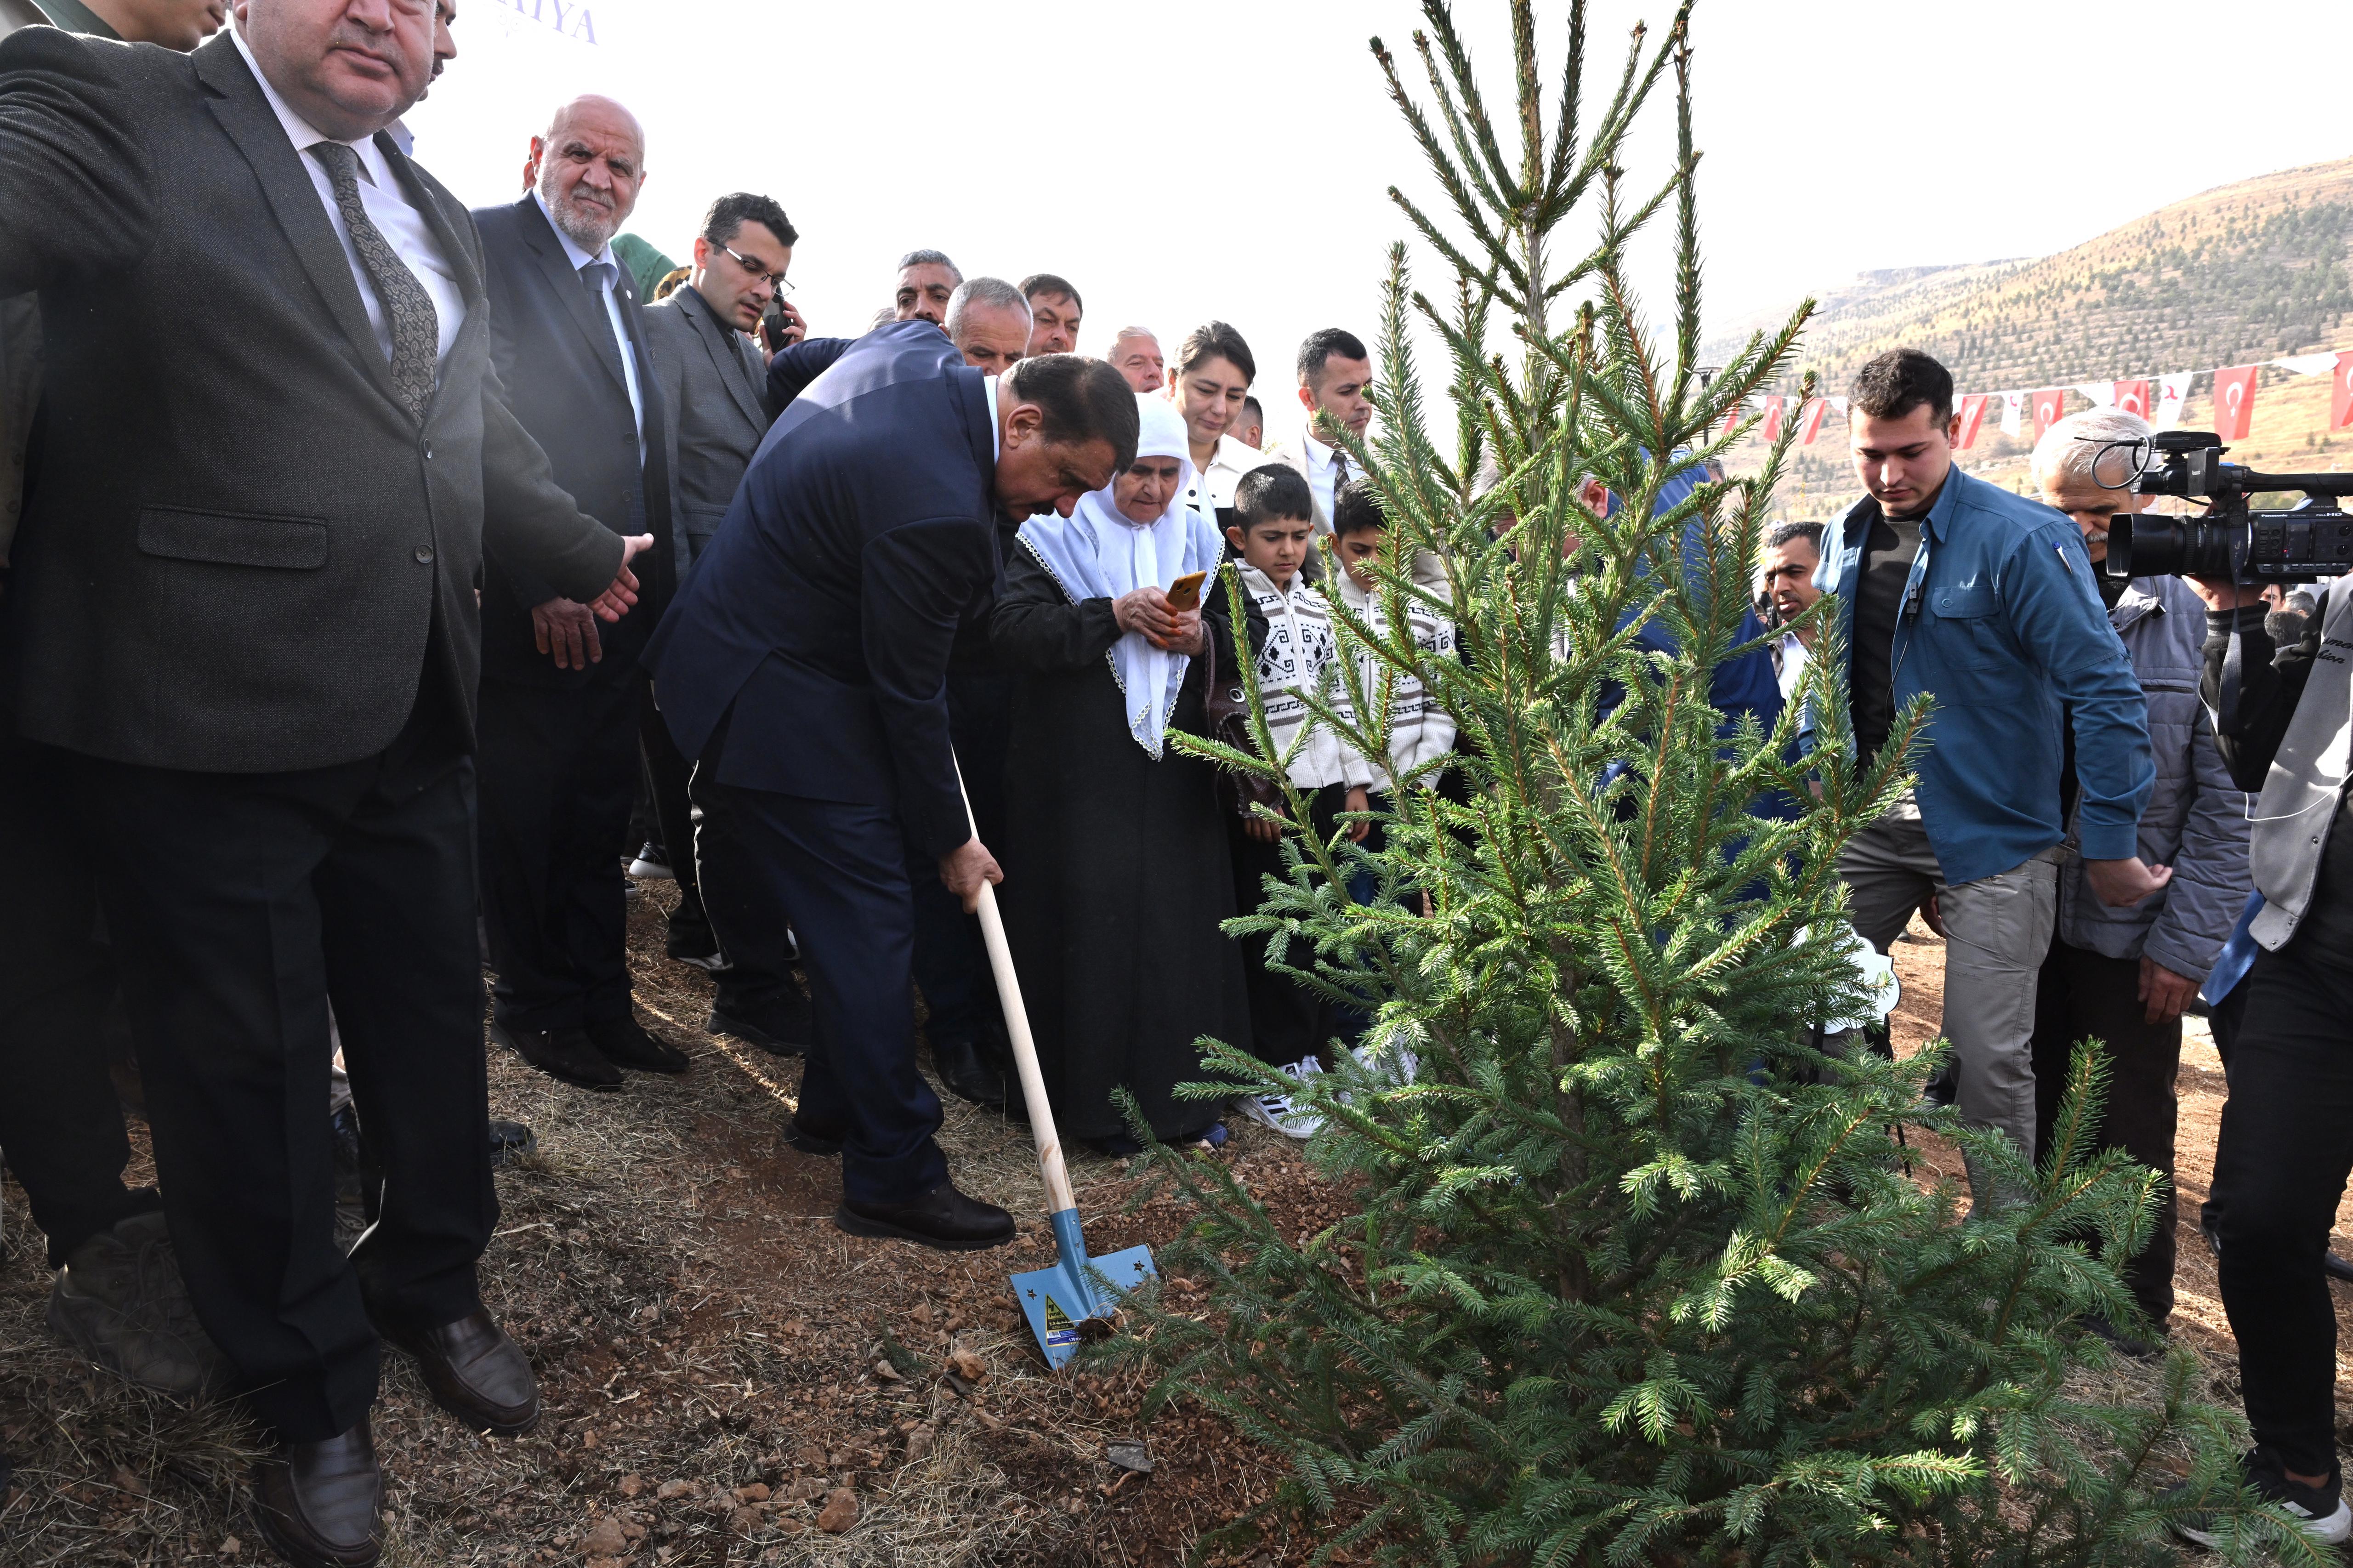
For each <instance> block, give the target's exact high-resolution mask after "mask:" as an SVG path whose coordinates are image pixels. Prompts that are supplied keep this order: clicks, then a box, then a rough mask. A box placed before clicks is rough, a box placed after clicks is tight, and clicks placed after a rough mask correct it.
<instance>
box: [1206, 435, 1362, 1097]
mask: <svg viewBox="0 0 2353 1568" xmlns="http://www.w3.org/2000/svg"><path fill="white" fill-rule="evenodd" d="M1234 510H1235V512H1236V514H1237V516H1238V517H1239V519H1240V521H1238V522H1237V523H1236V524H1235V525H1233V526H1231V527H1229V528H1228V529H1227V530H1226V539H1227V542H1229V544H1230V545H1232V547H1233V549H1234V551H1235V552H1237V553H1238V554H1240V557H1241V562H1242V564H1241V570H1240V577H1241V585H1242V594H1243V596H1244V599H1245V601H1246V604H1247V605H1248V606H1249V614H1250V618H1251V619H1252V620H1253V621H1259V620H1261V619H1262V620H1263V621H1264V623H1265V626H1266V640H1265V641H1264V643H1263V644H1261V646H1260V647H1259V650H1258V659H1257V665H1256V668H1255V669H1254V670H1253V671H1252V675H1253V676H1254V678H1255V679H1256V680H1257V682H1258V691H1259V700H1260V702H1261V704H1262V705H1263V706H1264V708H1265V710H1266V720H1267V729H1268V731H1269V733H1270V734H1271V737H1272V739H1273V742H1274V748H1275V754H1276V755H1277V756H1278V757H1279V756H1282V755H1286V754H1291V759H1292V760H1291V770H1290V771H1291V782H1292V784H1293V785H1295V786H1296V787H1297V788H1298V789H1299V791H1300V792H1301V793H1302V794H1303V795H1307V796H1308V797H1310V799H1311V801H1312V803H1313V809H1312V812H1311V816H1313V818H1314V821H1313V822H1312V823H1311V827H1312V829H1313V830H1314V831H1315V832H1318V833H1323V834H1325V835H1329V834H1330V833H1331V832H1332V831H1333V829H1334V824H1335V819H1336V816H1337V814H1338V813H1339V812H1341V811H1343V810H1347V811H1362V810H1364V809H1365V807H1366V801H1367V795H1368V790H1369V786H1370V784H1371V783H1372V775H1371V773H1370V771H1369V770H1368V769H1367V768H1366V764H1365V763H1364V761H1363V759H1361V758H1359V757H1356V754H1355V752H1352V751H1351V750H1349V748H1347V747H1345V746H1344V745H1342V744H1341V742H1340V740H1339V738H1338V737H1337V736H1335V735H1334V734H1333V733H1332V732H1331V731H1330V730H1329V729H1328V728H1327V727H1325V726H1324V724H1322V723H1321V722H1318V721H1314V715H1313V714H1312V713H1311V712H1310V711H1309V710H1308V707H1307V704H1306V702H1305V701H1304V700H1303V699H1302V698H1301V696H1300V693H1301V692H1302V691H1309V692H1318V693H1321V694H1322V695H1323V696H1324V698H1325V699H1326V700H1329V701H1332V702H1333V703H1335V705H1338V706H1340V707H1341V710H1342V711H1344V712H1345V688H1344V687H1343V685H1342V683H1341V681H1340V679H1339V675H1338V671H1337V669H1336V668H1335V665H1336V661H1337V660H1338V658H1339V643H1338V641H1337V639H1336V638H1335V637H1334V635H1333V631H1332V619H1331V616H1329V615H1328V614H1326V613H1325V610H1324V601H1323V599H1322V597H1321V596H1319V595H1317V594H1316V592H1315V591H1314V588H1312V587H1310V586H1309V585H1308V584H1307V581H1306V579H1305V578H1304V577H1303V575H1302V574H1301V571H1300V569H1301V567H1302V566H1303V565H1304V564H1305V563H1306V561H1307V556H1308V552H1310V551H1312V550H1314V548H1315V545H1314V538H1315V498H1314V494H1313V493H1312V492H1311V491H1310V490H1309V489H1308V488H1307V480H1306V479H1304V478H1303V477H1302V476H1301V475H1300V473H1299V471H1298V470H1297V469H1295V468H1291V467H1290V466H1289V465H1287V464H1282V463H1270V464H1267V465H1266V466H1264V467H1262V468H1254V469H1252V470H1251V471H1250V472H1249V473H1247V474H1245V475H1243V476H1242V479H1241V482H1240V485H1238V486H1237V487H1236V488H1235V490H1234ZM1234 695H1235V697H1236V698H1237V699H1240V698H1241V697H1242V696H1243V695H1244V694H1243V693H1242V692H1241V691H1240V689H1239V687H1237V689H1236V691H1235V693H1234ZM1303 729H1305V730H1306V731H1307V737H1306V740H1305V741H1304V742H1302V743H1300V744H1299V747H1298V750H1297V752H1296V753H1295V754H1293V753H1292V747H1293V742H1297V741H1298V738H1299V734H1300V731H1302V730H1303ZM1356 837H1359V838H1361V837H1364V834H1363V828H1362V825H1358V826H1357V828H1356ZM1230 842H1231V845H1232V849H1233V864H1234V903H1235V907H1236V908H1237V909H1239V910H1242V911H1243V912H1245V913H1247V912H1249V911H1250V910H1256V909H1257V908H1258V907H1259V906H1260V905H1261V903H1263V902H1264V901H1265V898H1266V889H1265V879H1266V878H1267V877H1268V876H1270V875H1273V876H1278V877H1279V876H1281V875H1282V849H1281V844H1282V828H1280V827H1279V826H1276V825H1275V824H1273V823H1271V822H1268V821H1266V820H1265V819H1263V818H1261V817H1250V818H1248V819H1237V820H1235V822H1234V823H1233V825H1232V830H1231V834H1230ZM1266 949H1267V939H1266V938H1264V937H1262V936H1259V937H1250V938H1246V939H1244V942H1243V958H1244V964H1245V967H1246V970H1247V973H1248V977H1249V983H1250V1033H1251V1035H1252V1037H1253V1041H1254V1046H1253V1048H1255V1049H1256V1050H1257V1052H1258V1054H1259V1055H1260V1056H1261V1058H1264V1059H1265V1060H1267V1061H1269V1062H1272V1063H1274V1064H1276V1065H1277V1066H1279V1067H1281V1068H1282V1070H1283V1072H1285V1073H1286V1074H1288V1075H1289V1076H1291V1077H1292V1078H1293V1079H1300V1078H1304V1077H1306V1076H1308V1075H1309V1074H1311V1073H1315V1072H1320V1071H1322V1070H1323V1068H1322V1064H1321V1063H1320V1062H1318V1061H1317V1059H1316V1052H1317V1051H1319V1050H1321V1049H1322V1048H1323V1046H1324V1037H1325V1036H1326V1035H1327V1034H1328V1033H1329V1027H1330V1020H1329V1019H1328V1017H1327V1016H1326V1014H1327V1012H1328V1009H1327V1008H1326V1007H1325V1006H1324V1002H1323V999H1322V998H1321V997H1319V996H1317V995H1316V994H1314V993H1313V992H1311V991H1309V990H1308V989H1306V988H1305V987H1304V986H1303V985H1301V984H1298V983H1297V982H1296V981H1294V980H1292V979H1291V978H1289V977H1288V976H1286V975H1283V974H1279V973H1270V972H1269V971H1268V969H1267V966H1266V956H1267V954H1266ZM1289 956H1290V960H1291V963H1293V965H1294V966H1295V967H1304V966H1305V962H1306V955H1305V954H1303V953H1302V952H1300V951H1299V950H1298V948H1297V947H1296V945H1294V946H1293V947H1292V948H1291V950H1290V954H1289ZM1241 1110H1242V1111H1243V1113H1244V1114H1246V1115H1248V1116H1250V1117H1251V1118H1253V1119H1254V1120H1256V1121H1262V1122H1264V1123H1266V1124H1267V1125H1268V1126H1270V1127H1272V1128H1274V1129H1276V1130H1277V1131H1281V1132H1283V1133H1285V1134H1287V1135H1289V1136H1291V1137H1293V1138H1306V1137H1310V1136H1312V1135H1313V1134H1314V1131H1315V1129H1316V1126H1317V1123H1318V1119H1317V1118H1316V1117H1314V1115H1313V1114H1311V1113H1309V1112H1307V1111H1305V1110H1301V1109H1294V1107H1293V1104H1292V1102H1291V1099H1290V1097H1289V1096H1288V1095H1280V1094H1269V1095H1254V1096H1247V1097H1245V1098H1244V1099H1243V1100H1242V1101H1241Z"/></svg>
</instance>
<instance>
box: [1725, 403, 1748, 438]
mask: <svg viewBox="0 0 2353 1568" xmlns="http://www.w3.org/2000/svg"><path fill="white" fill-rule="evenodd" d="M1744 413H1746V409H1744V408H1743V407H1742V406H1741V405H1739V404H1737V403H1736V404H1734V405H1732V407H1731V408H1730V409H1729V410H1727V411H1726V412H1725V416H1724V433H1725V435H1727V436H1729V435H1731V434H1732V433H1733V432H1734V431H1735V430H1737V429H1739V428H1740V416H1741V415H1742V414H1744Z"/></svg>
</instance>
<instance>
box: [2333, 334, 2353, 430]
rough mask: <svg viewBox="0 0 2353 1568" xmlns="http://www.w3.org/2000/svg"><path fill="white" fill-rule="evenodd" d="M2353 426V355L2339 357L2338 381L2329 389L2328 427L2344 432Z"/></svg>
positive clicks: (2347, 354) (2346, 354)
mask: <svg viewBox="0 0 2353 1568" xmlns="http://www.w3.org/2000/svg"><path fill="white" fill-rule="evenodd" d="M2348 425H2353V353H2341V354H2338V355H2337V379H2336V381H2335V382H2334V384H2332V385H2331V386H2330V389H2329V395H2328V427H2329V428H2330V429H2331V430H2342V429H2344V428H2345V427H2346V426H2348Z"/></svg>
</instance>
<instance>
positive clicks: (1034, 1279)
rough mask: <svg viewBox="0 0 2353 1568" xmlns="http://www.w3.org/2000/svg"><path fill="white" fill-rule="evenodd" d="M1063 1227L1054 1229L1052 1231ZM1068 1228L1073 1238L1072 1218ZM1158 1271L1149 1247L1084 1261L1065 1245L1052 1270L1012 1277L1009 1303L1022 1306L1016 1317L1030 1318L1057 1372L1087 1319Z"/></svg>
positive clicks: (1081, 1252) (1074, 1349) (1104, 1314)
mask: <svg viewBox="0 0 2353 1568" xmlns="http://www.w3.org/2000/svg"><path fill="white" fill-rule="evenodd" d="M1055 1217H1056V1218H1057V1219H1060V1218H1061V1217H1062V1216H1060V1215H1056V1216H1055ZM1062 1228H1063V1227H1062V1226H1059V1225H1058V1226H1055V1229H1056V1231H1057V1232H1060V1231H1061V1230H1062ZM1070 1228H1071V1233H1072V1234H1073V1235H1074V1234H1075V1232H1076V1229H1077V1226H1076V1223H1075V1216H1073V1222H1072V1224H1071V1227H1070ZM1090 1270H1092V1271H1093V1272H1094V1273H1097V1274H1100V1275H1102V1276H1103V1279H1104V1280H1105V1281H1107V1282H1108V1289H1106V1288H1105V1287H1104V1286H1103V1285H1099V1284H1098V1283H1097V1282H1096V1281H1095V1280H1094V1279H1092V1278H1090V1274H1089V1271H1090ZM1159 1272H1160V1271H1159V1270H1158V1269H1157V1268H1154V1267H1153V1264H1152V1249H1151V1248H1150V1247H1128V1248H1126V1249H1124V1251H1120V1252H1114V1253H1111V1254H1109V1255H1108V1256H1105V1257H1103V1258H1089V1257H1087V1255H1086V1250H1085V1248H1084V1247H1083V1246H1078V1247H1065V1248H1064V1249H1063V1250H1062V1252H1061V1255H1060V1257H1058V1258H1056V1259H1055V1260H1054V1265H1053V1267H1052V1268H1034V1269H1031V1270H1030V1271H1029V1273H1027V1274H1016V1275H1015V1276H1014V1277H1013V1299H1014V1300H1017V1301H1018V1302H1020V1303H1021V1315H1022V1316H1023V1317H1025V1318H1028V1319H1029V1331H1030V1332H1031V1333H1033V1334H1035V1335H1037V1336H1038V1348H1039V1350H1041V1351H1043V1352H1045V1355H1046V1364H1047V1365H1048V1366H1049V1367H1050V1368H1052V1369H1054V1370H1055V1371H1058V1372H1059V1371H1060V1370H1061V1367H1062V1363H1065V1362H1067V1361H1069V1360H1070V1359H1071V1357H1072V1356H1073V1355H1076V1354H1077V1353H1078V1350H1079V1345H1080V1344H1081V1342H1082V1341H1083V1340H1084V1338H1085V1334H1084V1332H1083V1331H1082V1325H1083V1324H1084V1323H1086V1322H1087V1321H1088V1320H1090V1319H1102V1318H1109V1317H1110V1316H1111V1314H1112V1312H1113V1310H1116V1306H1117V1300H1118V1298H1119V1297H1120V1296H1122V1295H1124V1294H1125V1293H1126V1292H1127V1291H1129V1290H1132V1289H1135V1287H1136V1286H1137V1285H1139V1284H1141V1283H1143V1281H1144V1280H1145V1278H1146V1277H1147V1276H1157V1275H1158V1274H1159Z"/></svg>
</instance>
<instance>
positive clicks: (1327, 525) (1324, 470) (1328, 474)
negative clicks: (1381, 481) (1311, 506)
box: [1299, 435, 1364, 533]
mask: <svg viewBox="0 0 2353 1568" xmlns="http://www.w3.org/2000/svg"><path fill="white" fill-rule="evenodd" d="M1299 438H1300V440H1301V441H1303V442H1304V443H1305V444H1306V451H1307V488H1308V489H1311V490H1313V491H1314V492H1315V521H1317V522H1318V523H1320V524H1321V525H1322V526H1323V529H1324V532H1326V533H1329V532H1331V531H1332V520H1333V519H1334V518H1335V517H1337V516H1338V515H1339V513H1338V512H1337V511H1335V510H1334V508H1335V506H1336V505H1337V504H1338V502H1339V499H1340V472H1339V469H1338V468H1337V467H1336V466H1335V465H1336V464H1337V463H1338V462H1340V461H1341V460H1342V459H1343V458H1345V453H1343V452H1341V451H1339V450H1338V449H1337V448H1336V447H1326V446H1325V445H1324V443H1323V442H1321V441H1318V440H1317V439H1316V438H1315V437H1313V436H1308V435H1302V436H1301V437H1299ZM1348 477H1349V478H1350V479H1362V478H1363V477H1364V476H1363V475H1362V474H1361V473H1359V472H1358V471H1357V468H1356V464H1354V463H1350V464H1349V465H1348Z"/></svg>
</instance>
